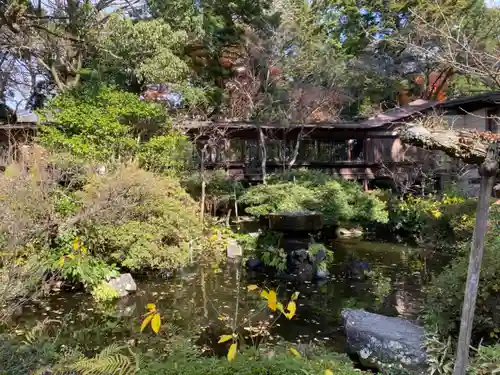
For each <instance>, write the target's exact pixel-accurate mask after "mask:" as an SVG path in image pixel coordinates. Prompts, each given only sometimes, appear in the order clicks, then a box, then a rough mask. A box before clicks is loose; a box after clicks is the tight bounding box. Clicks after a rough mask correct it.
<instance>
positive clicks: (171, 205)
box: [78, 166, 202, 270]
mask: <svg viewBox="0 0 500 375" xmlns="http://www.w3.org/2000/svg"><path fill="white" fill-rule="evenodd" d="M78 199H79V201H80V205H81V209H80V212H81V213H87V214H86V215H85V219H84V220H81V221H80V222H79V224H78V226H79V227H78V231H79V232H80V234H81V236H82V238H84V240H85V242H86V243H87V244H88V249H89V252H90V253H91V254H92V255H94V256H96V257H98V258H99V259H102V260H104V261H105V262H106V263H107V264H113V263H116V264H117V265H118V266H121V267H126V268H129V269H132V270H139V269H142V268H176V267H178V266H181V265H184V264H185V263H187V260H188V257H189V252H190V251H191V250H192V249H193V246H194V245H193V242H194V241H195V240H198V239H199V238H201V237H202V232H201V225H200V218H199V208H198V205H197V204H196V202H195V201H194V200H193V199H192V198H191V197H190V196H189V195H188V194H187V193H186V192H185V190H184V189H182V188H181V186H180V184H179V182H178V180H176V179H174V178H170V177H160V176H157V175H155V174H154V173H152V172H147V171H144V170H141V169H139V168H136V167H134V166H129V167H119V168H118V169H117V171H116V172H114V173H111V174H109V175H105V176H97V175H94V176H93V177H92V178H90V180H89V182H88V184H87V185H86V186H85V187H84V188H83V191H81V192H79V194H78ZM88 213H91V214H88ZM193 251H194V250H193Z"/></svg>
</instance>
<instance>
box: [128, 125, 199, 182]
mask: <svg viewBox="0 0 500 375" xmlns="http://www.w3.org/2000/svg"><path fill="white" fill-rule="evenodd" d="M192 152H193V150H192V143H191V142H190V141H189V139H188V138H187V137H186V136H185V135H184V134H182V133H179V132H174V131H172V132H170V133H169V134H167V135H159V136H154V137H152V138H151V139H149V140H148V141H147V142H145V143H142V144H141V145H140V146H139V152H138V159H139V164H140V166H141V167H143V168H145V169H147V170H151V171H155V172H162V173H167V174H169V175H178V174H180V173H181V172H183V171H184V170H186V169H187V168H188V167H189V166H190V163H191V162H192Z"/></svg>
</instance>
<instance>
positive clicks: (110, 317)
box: [14, 240, 446, 352]
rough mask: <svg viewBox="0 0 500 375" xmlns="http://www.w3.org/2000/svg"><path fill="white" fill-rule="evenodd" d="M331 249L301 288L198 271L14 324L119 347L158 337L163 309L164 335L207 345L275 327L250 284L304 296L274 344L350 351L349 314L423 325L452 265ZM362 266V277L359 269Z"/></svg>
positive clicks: (384, 248) (409, 253) (391, 251)
mask: <svg viewBox="0 0 500 375" xmlns="http://www.w3.org/2000/svg"><path fill="white" fill-rule="evenodd" d="M331 249H333V251H334V254H335V262H334V264H333V265H332V268H331V270H330V271H331V276H330V277H329V278H328V279H325V280H320V281H316V282H311V283H303V284H300V285H299V284H297V285H293V284H291V283H289V282H283V281H281V282H280V281H276V280H271V279H269V278H266V277H265V276H263V275H261V276H260V277H258V278H250V275H249V274H248V273H247V271H246V270H245V267H244V265H236V264H231V263H229V264H226V265H224V266H223V267H221V266H209V267H202V266H194V265H193V266H192V267H186V268H184V269H182V270H180V271H178V272H177V273H176V274H175V275H174V276H172V277H170V278H161V277H150V276H148V277H147V278H140V277H137V278H136V282H137V292H136V293H135V294H131V295H129V296H127V297H124V298H122V299H120V300H117V301H116V302H114V303H111V304H109V303H108V304H98V303H96V302H95V301H94V300H93V299H92V297H91V296H90V295H88V294H85V293H80V292H70V291H61V292H58V293H54V294H52V295H51V296H49V297H44V298H41V299H39V300H37V301H35V302H33V303H31V304H29V305H26V306H24V307H23V310H22V312H20V313H19V314H18V315H17V317H16V318H15V321H14V324H15V325H16V326H17V327H19V334H22V333H23V332H24V330H22V329H21V328H26V327H29V326H32V325H33V324H34V323H35V322H37V321H42V320H44V319H52V320H56V321H61V322H64V323H66V324H67V325H68V326H69V327H71V329H70V330H65V333H64V334H68V335H71V336H72V338H71V339H72V340H73V341H74V343H76V344H81V345H83V346H84V347H86V348H89V347H95V348H96V349H97V348H102V347H104V346H106V345H109V344H111V343H113V342H116V341H117V340H124V341H127V340H128V341H131V340H141V338H142V339H144V337H145V336H146V335H151V334H152V333H149V332H144V333H142V334H140V333H139V330H140V325H141V320H142V317H143V315H144V314H145V312H146V305H147V304H148V303H155V304H156V305H157V308H158V310H159V311H160V313H161V318H162V331H164V334H165V333H166V334H168V332H169V331H170V332H175V333H176V334H179V333H180V334H182V335H185V336H186V337H190V338H193V339H195V340H196V339H198V341H199V338H200V337H202V336H203V333H202V332H207V329H206V328H207V327H213V326H214V324H215V325H218V326H219V328H220V329H221V330H222V331H224V328H223V326H224V325H225V324H227V326H229V327H230V326H232V325H233V322H234V320H236V321H237V322H238V325H240V324H241V327H242V328H245V327H247V330H250V329H257V328H255V327H256V325H259V324H260V323H258V322H263V321H269V320H271V321H272V320H273V318H272V317H270V313H269V312H268V311H267V310H266V309H263V308H262V307H263V306H265V302H264V301H262V298H260V296H259V293H258V291H249V290H248V285H257V286H258V287H259V288H264V287H267V288H273V289H276V290H277V291H278V298H279V299H280V300H282V301H283V302H286V301H287V300H288V299H289V298H290V296H291V294H292V293H293V292H295V291H298V292H300V295H299V298H298V300H297V312H296V316H295V317H294V318H293V319H291V320H287V319H285V318H284V317H282V318H280V319H278V320H277V321H276V322H275V324H274V325H273V327H272V328H271V329H270V330H269V332H268V333H267V334H268V335H269V337H268V338H269V340H271V341H273V340H279V341H281V342H287V343H294V345H300V344H307V343H310V342H315V343H323V344H325V345H327V346H329V347H331V348H332V349H333V350H335V351H339V352H343V351H344V345H345V337H344V333H343V328H342V324H341V323H342V322H341V318H340V313H341V311H342V309H344V308H353V307H355V308H364V309H366V310H369V311H372V312H377V313H380V314H383V315H387V316H400V317H405V318H407V319H417V318H418V314H419V309H420V307H421V302H422V301H421V300H422V286H423V285H425V283H426V282H427V281H428V280H429V278H430V277H431V276H432V274H434V273H436V272H438V271H439V269H440V268H441V267H442V265H443V264H444V263H445V261H446V260H444V259H438V258H437V257H436V255H435V254H432V253H430V252H427V251H425V250H421V249H416V248H411V247H408V246H403V245H395V244H389V243H381V242H369V241H360V240H342V241H336V242H332V243H331ZM359 265H362V268H363V270H361V271H362V272H358V271H359V270H356V269H355V268H356V267H359ZM367 270H368V271H367ZM363 274H367V276H366V277H365V276H363ZM235 317H236V319H235ZM245 318H248V319H247V320H245ZM270 318H271V319H270ZM250 327H253V328H250ZM228 329H229V330H230V328H226V330H228ZM68 332H69V333H68ZM226 332H227V331H226ZM218 333H220V330H219V332H218ZM205 341H206V340H205ZM208 341H210V340H208ZM212 342H214V341H213V340H212ZM205 346H206V345H205ZM212 349H213V348H212ZM208 350H210V349H208Z"/></svg>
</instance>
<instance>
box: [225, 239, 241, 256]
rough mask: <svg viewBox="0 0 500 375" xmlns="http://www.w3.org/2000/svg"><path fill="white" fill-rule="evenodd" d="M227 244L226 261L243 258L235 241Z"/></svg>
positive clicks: (232, 240)
mask: <svg viewBox="0 0 500 375" xmlns="http://www.w3.org/2000/svg"><path fill="white" fill-rule="evenodd" d="M228 242H229V243H228V244H227V257H228V259H237V258H241V257H242V256H243V249H242V248H241V246H240V245H238V242H237V241H236V240H235V239H232V238H231V239H230V240H229V241H228Z"/></svg>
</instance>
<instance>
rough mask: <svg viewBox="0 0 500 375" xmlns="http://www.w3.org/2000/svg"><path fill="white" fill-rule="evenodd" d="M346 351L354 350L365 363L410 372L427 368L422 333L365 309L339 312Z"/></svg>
mask: <svg viewBox="0 0 500 375" xmlns="http://www.w3.org/2000/svg"><path fill="white" fill-rule="evenodd" d="M342 318H343V319H344V326H345V332H346V335H347V346H348V351H350V352H351V353H357V354H358V355H359V358H360V360H361V361H362V364H363V365H365V366H369V367H373V368H378V369H379V370H386V369H389V368H399V369H404V370H406V371H407V372H408V373H409V374H415V375H417V374H418V375H420V374H424V373H426V371H427V367H428V366H427V355H426V352H425V349H424V340H425V336H424V335H425V332H424V329H423V328H422V327H419V326H417V325H415V324H413V323H412V322H410V321H407V320H404V319H400V318H391V317H387V316H383V315H378V314H372V313H369V312H366V311H364V310H355V309H345V310H343V311H342Z"/></svg>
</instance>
